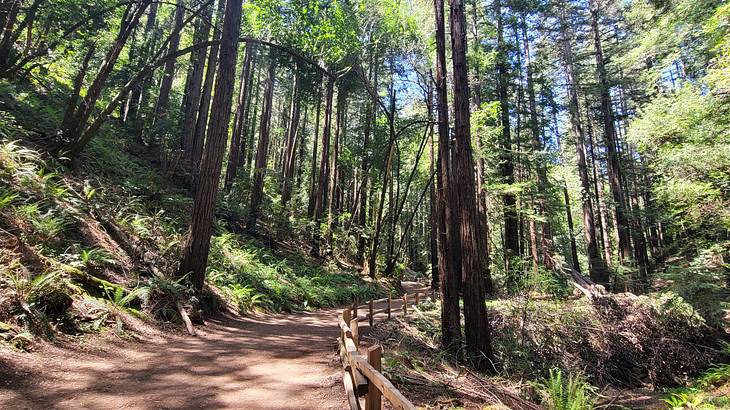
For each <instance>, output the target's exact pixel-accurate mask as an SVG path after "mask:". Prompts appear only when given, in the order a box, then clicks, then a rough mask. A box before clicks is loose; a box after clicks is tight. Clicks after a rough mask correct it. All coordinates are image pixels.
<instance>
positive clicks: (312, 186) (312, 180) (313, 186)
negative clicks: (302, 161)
mask: <svg viewBox="0 0 730 410" xmlns="http://www.w3.org/2000/svg"><path fill="white" fill-rule="evenodd" d="M321 109H322V88H321V87H317V113H316V114H315V117H314V142H313V143H312V170H311V171H310V174H309V203H308V205H307V216H308V217H309V218H314V208H315V204H316V203H317V196H318V191H317V147H318V146H319V118H320V116H321V115H320V111H321Z"/></svg>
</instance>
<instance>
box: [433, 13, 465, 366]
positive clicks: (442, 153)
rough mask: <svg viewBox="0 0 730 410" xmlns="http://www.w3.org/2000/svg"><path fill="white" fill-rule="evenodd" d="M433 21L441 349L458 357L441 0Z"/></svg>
mask: <svg viewBox="0 0 730 410" xmlns="http://www.w3.org/2000/svg"><path fill="white" fill-rule="evenodd" d="M434 10H435V13H434V14H435V18H436V84H435V88H436V101H437V102H436V107H437V112H438V133H439V138H438V151H439V163H438V166H437V168H438V171H437V172H438V178H437V180H438V198H437V199H438V202H437V205H438V206H437V208H436V213H437V216H438V224H437V228H438V241H437V244H436V245H437V248H438V254H439V258H438V267H439V281H440V282H439V287H440V289H441V346H442V347H443V349H444V350H445V351H446V352H448V353H449V354H451V355H452V356H454V357H456V358H457V360H458V359H460V358H461V357H462V356H461V343H462V334H461V315H460V312H459V292H460V291H461V259H460V258H459V254H460V253H461V242H460V241H459V239H458V226H457V222H456V214H455V212H454V209H453V207H454V206H455V205H456V202H455V201H454V198H453V196H454V195H453V189H452V188H451V183H452V181H451V178H452V176H451V149H450V147H451V136H450V135H449V105H448V97H447V96H448V90H447V86H446V30H445V27H444V26H445V24H444V14H445V13H444V1H443V0H434Z"/></svg>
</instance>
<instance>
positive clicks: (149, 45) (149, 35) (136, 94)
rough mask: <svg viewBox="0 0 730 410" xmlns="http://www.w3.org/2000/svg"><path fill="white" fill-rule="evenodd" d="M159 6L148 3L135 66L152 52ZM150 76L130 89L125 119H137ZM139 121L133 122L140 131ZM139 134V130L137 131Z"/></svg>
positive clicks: (139, 64)
mask: <svg viewBox="0 0 730 410" xmlns="http://www.w3.org/2000/svg"><path fill="white" fill-rule="evenodd" d="M158 8H159V5H158V3H152V4H150V8H149V10H148V11H147V22H146V23H145V27H144V32H143V36H144V40H143V45H142V50H141V52H140V53H139V59H138V61H137V67H142V66H144V64H145V63H146V60H147V59H148V58H149V57H150V54H151V52H152V49H153V48H154V47H155V44H156V42H157V30H155V25H156V23H157V9H158ZM150 77H151V76H148V77H147V78H146V79H144V80H142V81H141V82H140V83H139V84H138V85H136V86H135V87H134V88H133V89H132V93H131V94H130V96H129V101H128V103H127V106H126V108H125V117H126V119H127V120H132V121H135V120H137V113H138V112H139V109H140V107H142V104H143V96H144V94H143V92H142V91H143V90H144V89H145V85H147V86H149V84H148V83H149V80H150ZM140 125H141V123H139V122H138V123H137V124H135V126H136V128H137V129H138V130H139V131H141V129H140ZM139 134H140V136H141V134H142V133H141V132H140V133H139Z"/></svg>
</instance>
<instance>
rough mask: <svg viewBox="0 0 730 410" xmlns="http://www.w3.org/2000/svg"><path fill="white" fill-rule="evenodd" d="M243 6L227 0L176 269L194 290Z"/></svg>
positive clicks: (209, 224) (200, 278) (201, 278)
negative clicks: (187, 226)
mask: <svg viewBox="0 0 730 410" xmlns="http://www.w3.org/2000/svg"><path fill="white" fill-rule="evenodd" d="M242 6H243V5H242V0H226V11H225V17H224V20H223V33H222V35H221V43H220V58H219V60H218V70H217V75H216V81H215V90H216V92H215V96H214V98H213V109H212V112H211V115H210V122H209V133H208V138H207V140H206V142H205V150H204V154H203V156H202V162H201V164H200V180H199V184H198V189H197V190H196V191H195V198H194V202H193V210H192V217H191V224H190V231H189V234H188V237H187V239H186V241H185V245H184V247H183V252H182V255H183V258H182V261H181V262H180V267H179V268H178V275H179V276H183V275H186V274H190V275H191V276H190V281H191V283H192V284H193V286H194V287H195V289H197V290H202V289H203V284H204V282H205V267H206V265H207V263H208V252H209V251H210V237H211V234H212V230H213V215H214V211H215V205H216V198H217V195H218V181H219V178H220V174H221V167H222V165H223V155H224V153H225V149H226V139H227V137H228V122H229V121H230V117H231V105H232V101H231V100H232V97H233V88H234V83H235V78H236V59H237V57H238V36H239V34H240V31H241V11H242Z"/></svg>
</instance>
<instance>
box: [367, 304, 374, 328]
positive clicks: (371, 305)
mask: <svg viewBox="0 0 730 410" xmlns="http://www.w3.org/2000/svg"><path fill="white" fill-rule="evenodd" d="M368 310H369V311H370V312H369V313H370V315H369V316H368V318H369V319H370V328H371V329H372V328H373V300H372V299H370V302H368Z"/></svg>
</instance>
